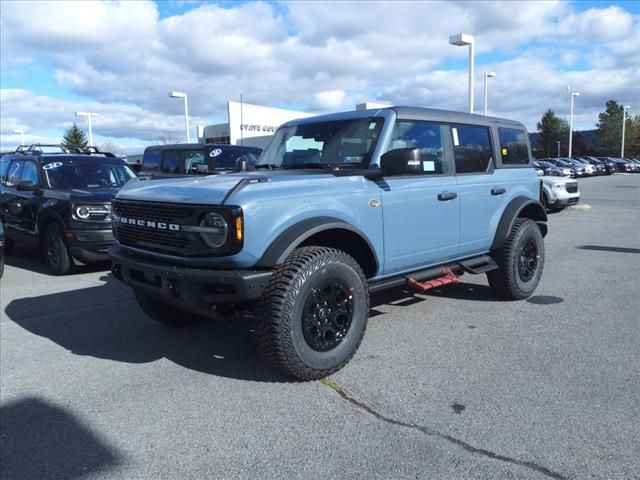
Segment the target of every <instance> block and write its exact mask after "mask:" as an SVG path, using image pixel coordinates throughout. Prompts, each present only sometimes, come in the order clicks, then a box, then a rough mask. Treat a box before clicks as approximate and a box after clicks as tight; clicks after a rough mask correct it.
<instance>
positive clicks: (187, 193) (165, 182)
mask: <svg viewBox="0 0 640 480" xmlns="http://www.w3.org/2000/svg"><path fill="white" fill-rule="evenodd" d="M311 175H313V176H317V175H330V174H328V173H322V172H313V171H307V172H302V173H301V172H299V171H295V172H292V171H278V172H243V173H233V174H226V175H209V176H205V177H200V176H198V177H184V178H166V179H156V180H138V181H133V182H130V183H128V184H127V185H125V186H124V187H123V188H122V189H121V190H120V192H119V193H118V195H117V197H116V198H117V199H118V200H139V201H144V202H163V203H164V202H166V203H191V204H200V205H202V204H204V205H221V204H222V203H223V201H224V200H225V199H226V198H227V197H228V195H230V194H231V193H232V190H237V188H236V187H240V186H241V184H243V183H245V182H248V183H249V184H253V183H261V182H293V181H300V180H304V179H308V178H309V176H311ZM229 201H230V202H232V199H230V200H229Z"/></svg>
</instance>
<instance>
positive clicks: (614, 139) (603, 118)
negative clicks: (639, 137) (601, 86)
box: [593, 100, 635, 157]
mask: <svg viewBox="0 0 640 480" xmlns="http://www.w3.org/2000/svg"><path fill="white" fill-rule="evenodd" d="M622 112H623V107H622V105H620V104H618V102H616V101H615V100H609V101H608V102H607V104H606V107H605V111H604V112H600V114H599V115H598V119H599V121H598V123H597V124H596V127H597V129H596V133H595V135H594V138H593V147H594V150H595V151H596V152H597V153H598V154H600V155H611V156H614V157H617V156H619V155H620V148H621V147H622ZM625 122H626V125H625V141H624V151H625V155H627V153H626V152H629V153H631V150H632V145H633V142H634V135H635V131H634V128H633V127H634V125H633V122H632V120H631V118H630V117H629V115H628V114H627V113H625Z"/></svg>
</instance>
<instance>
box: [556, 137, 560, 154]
mask: <svg viewBox="0 0 640 480" xmlns="http://www.w3.org/2000/svg"><path fill="white" fill-rule="evenodd" d="M556 145H557V146H558V153H557V154H556V158H560V140H556Z"/></svg>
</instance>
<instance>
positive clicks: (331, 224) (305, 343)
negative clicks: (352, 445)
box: [110, 107, 547, 379]
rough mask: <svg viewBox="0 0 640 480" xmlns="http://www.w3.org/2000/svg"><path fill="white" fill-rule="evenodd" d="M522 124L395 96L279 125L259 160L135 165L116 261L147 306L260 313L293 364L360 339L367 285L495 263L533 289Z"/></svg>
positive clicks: (530, 179)
mask: <svg viewBox="0 0 640 480" xmlns="http://www.w3.org/2000/svg"><path fill="white" fill-rule="evenodd" d="M540 195H541V184H540V179H539V178H538V175H537V174H536V172H535V170H534V169H533V167H532V159H531V153H530V147H529V141H528V135H527V132H526V129H525V127H524V126H523V125H522V124H520V123H517V122H514V121H510V120H504V119H499V118H491V117H483V116H479V115H470V114H463V113H457V112H449V111H443V110H433V109H424V108H413V107H389V108H384V109H380V110H367V111H352V112H345V113H339V114H332V115H325V116H319V117H313V118H306V119H303V120H295V121H291V122H288V123H286V124H284V125H282V126H281V127H280V128H279V129H278V130H277V132H276V133H275V135H274V136H273V138H272V140H271V143H270V144H269V145H268V147H267V148H266V150H265V151H264V152H263V153H262V155H261V157H260V159H259V160H258V163H257V165H256V168H255V170H252V171H240V172H237V173H230V174H227V175H220V176H209V177H199V178H181V179H164V180H151V181H144V180H140V181H135V182H133V183H130V184H128V185H127V186H126V187H125V188H123V189H122V190H121V191H120V193H119V194H118V196H117V197H116V199H115V200H114V202H113V222H114V233H115V236H116V239H117V240H118V243H117V244H116V245H115V246H114V247H112V248H111V251H110V254H111V258H112V260H113V269H112V271H113V273H114V275H115V276H116V277H117V278H119V279H120V280H122V281H123V282H124V283H126V284H127V285H130V286H131V287H132V288H133V290H134V293H135V297H136V299H137V301H138V303H139V305H140V306H141V308H142V310H144V311H145V313H147V314H148V315H149V316H150V317H151V318H152V319H154V320H157V321H160V322H163V323H166V324H169V325H173V326H181V325H186V324H189V323H193V322H194V321H198V320H201V319H204V318H206V317H215V316H220V315H221V314H222V315H225V316H229V315H233V314H234V312H238V311H241V310H243V309H251V310H252V311H253V312H254V313H255V318H256V327H255V330H256V333H257V336H258V342H259V345H260V347H261V349H262V351H263V353H264V355H265V356H266V357H267V358H268V359H269V360H271V361H272V362H273V364H274V365H275V366H277V367H279V368H281V369H283V370H285V371H286V372H288V373H289V374H291V375H293V376H295V377H298V378H300V379H316V378H321V377H324V376H326V375H328V374H330V373H332V372H334V371H336V370H338V369H340V368H342V367H343V366H344V365H345V364H346V363H347V362H348V361H349V360H350V359H351V358H352V356H353V355H354V354H355V352H356V350H357V348H358V346H359V344H360V342H361V340H362V338H363V335H364V331H365V328H366V325H367V317H368V314H369V293H371V292H376V291H379V290H382V289H385V288H390V287H396V286H401V285H410V286H413V287H415V288H417V289H418V290H419V291H424V290H427V289H428V288H430V287H433V286H439V285H443V284H446V283H455V282H456V281H457V278H458V276H459V275H461V274H463V273H464V272H467V273H486V274H487V276H488V279H489V283H490V285H491V287H492V288H493V290H494V291H495V292H496V294H497V295H498V296H499V297H502V298H506V299H523V298H526V297H528V296H530V295H531V294H532V292H533V291H534V289H535V288H536V286H537V285H538V282H539V281H540V277H541V275H542V270H543V265H544V243H543V237H544V236H545V234H546V231H547V227H546V219H547V217H546V214H545V210H544V208H543V206H542V205H541V203H540Z"/></svg>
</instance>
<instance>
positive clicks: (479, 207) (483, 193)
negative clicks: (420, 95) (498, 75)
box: [451, 124, 513, 257]
mask: <svg viewBox="0 0 640 480" xmlns="http://www.w3.org/2000/svg"><path fill="white" fill-rule="evenodd" d="M451 134H452V141H453V151H454V159H455V170H456V178H457V182H458V191H459V194H460V252H459V253H460V256H462V257H467V256H472V255H474V254H477V253H482V252H486V251H487V250H489V247H490V245H491V243H492V242H493V236H494V233H495V229H496V224H497V221H498V219H499V218H498V217H499V215H500V214H501V212H503V211H504V209H505V208H506V204H507V200H508V198H509V190H510V188H511V187H512V181H513V179H511V178H509V175H508V174H505V170H496V169H495V150H494V146H493V141H492V135H491V129H490V127H488V126H484V125H461V124H456V125H452V126H451Z"/></svg>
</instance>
